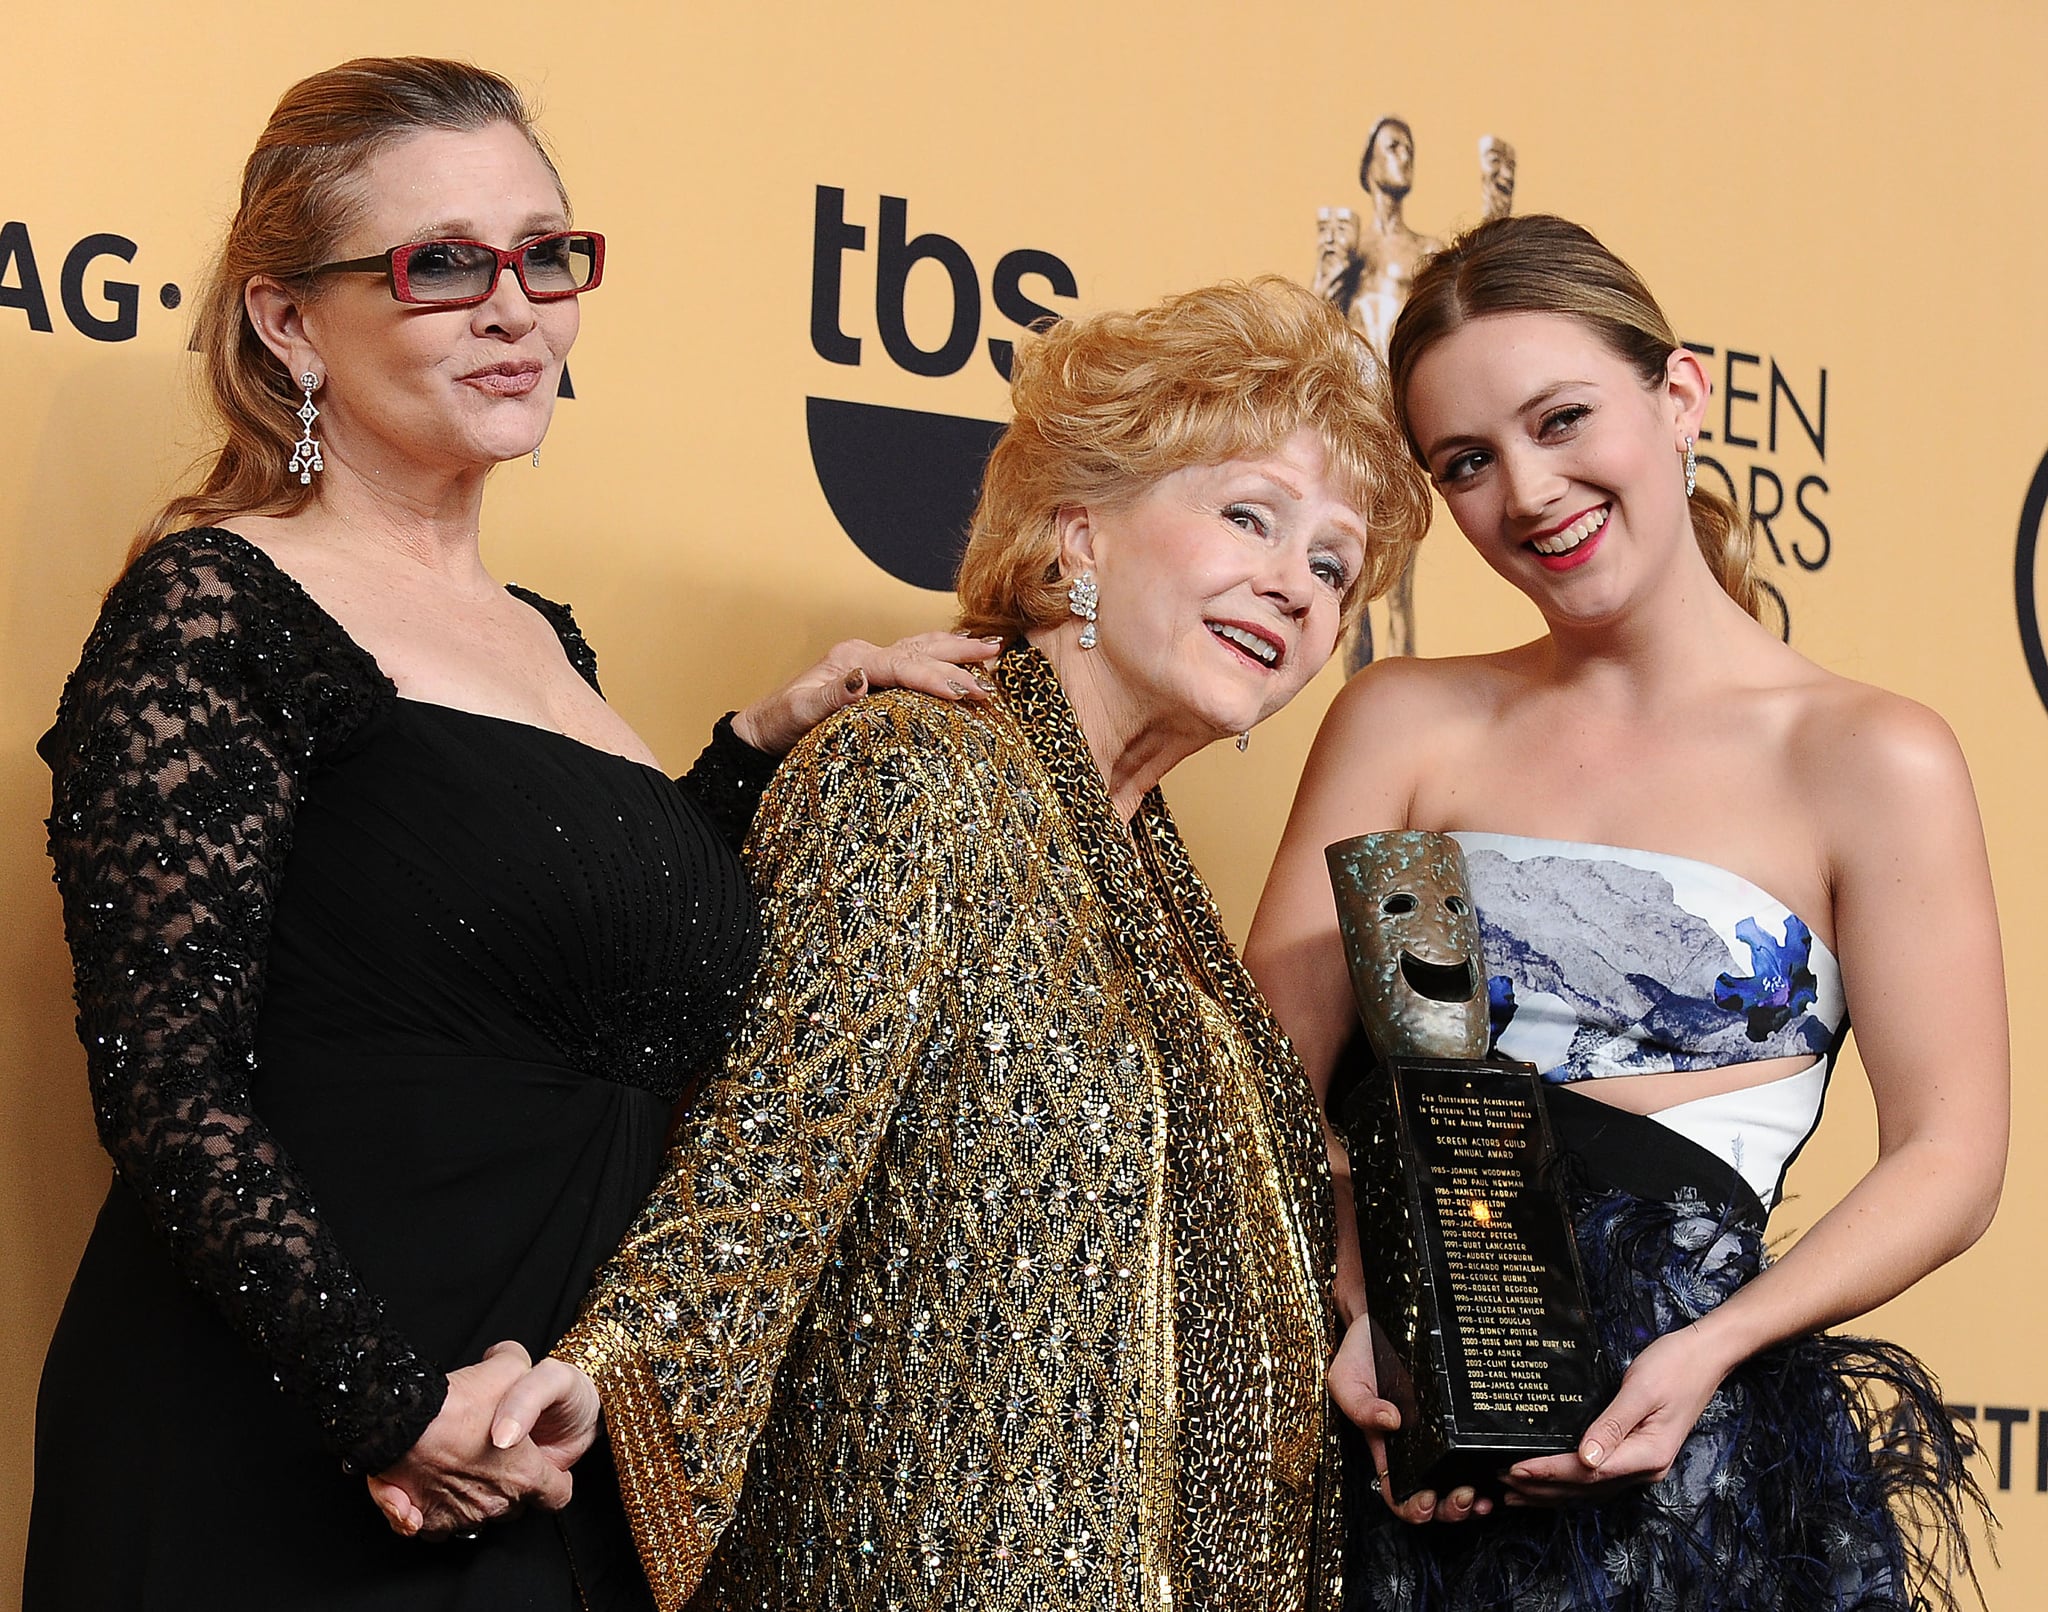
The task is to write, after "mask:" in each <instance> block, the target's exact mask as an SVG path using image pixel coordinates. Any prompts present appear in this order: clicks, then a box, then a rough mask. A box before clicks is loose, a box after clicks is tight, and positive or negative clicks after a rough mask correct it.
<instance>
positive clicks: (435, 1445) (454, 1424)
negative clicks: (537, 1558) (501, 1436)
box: [363, 1343, 572, 1539]
mask: <svg viewBox="0 0 2048 1612" xmlns="http://www.w3.org/2000/svg"><path fill="white" fill-rule="evenodd" d="M530 1365H531V1360H530V1358H529V1356H528V1355H527V1353H526V1351H525V1350H524V1349H522V1348H521V1347H520V1346H519V1345H518V1344H516V1343H498V1344H493V1345H492V1346H491V1347H490V1348H489V1349H488V1350H486V1351H485V1352H484V1357H483V1359H481V1360H480V1361H478V1362H477V1363H476V1364H475V1365H473V1366H464V1367H463V1368H462V1369H461V1370H460V1371H453V1372H450V1373H449V1374H448V1398H447V1400H446V1401H445V1402H444V1403H443V1404H442V1406H441V1411H440V1414H439V1415H437V1416H436V1417H435V1418H434V1419H433V1421H431V1422H430V1423H428V1424H427V1430H426V1431H425V1432H424V1433H422V1434H421V1435H420V1437H419V1442H418V1443H416V1444H415V1445H413V1447H412V1448H411V1449H410V1450H407V1451H406V1452H405V1454H404V1456H403V1457H402V1458H400V1460H398V1461H397V1462H396V1463H395V1464H394V1465H392V1466H389V1467H386V1468H385V1469H384V1470H383V1471H382V1472H379V1473H377V1474H376V1475H375V1476H374V1477H370V1478H365V1479H364V1480H363V1481H364V1482H365V1483H366V1484H368V1485H369V1490H370V1498H371V1499H372V1500H373V1501H375V1502H376V1504H377V1509H378V1510H379V1511H381V1512H383V1513H384V1520H385V1521H386V1522H388V1523H389V1524H390V1525H391V1529H392V1531H393V1532H394V1533H398V1534H403V1535H405V1536H407V1537H408V1538H410V1537H413V1536H416V1535H417V1536H423V1537H426V1538H430V1539H445V1538H447V1537H448V1536H450V1535H452V1534H461V1533H468V1532H470V1531H472V1530H474V1529H476V1528H477V1527H479V1526H480V1525H482V1524H483V1523H487V1522H491V1521H494V1520H496V1519H497V1518H499V1517H505V1516H509V1515H511V1514H512V1513H513V1512H514V1511H516V1510H518V1509H520V1508H521V1507H523V1506H525V1505H527V1504H528V1503H532V1504H534V1505H538V1506H541V1507H543V1508H544V1509H546V1510H548V1511H559V1510H561V1508H562V1507H563V1506H565V1505H567V1504H568V1503H569V1494H570V1491H571V1488H572V1483H571V1480H570V1477H569V1470H568V1468H569V1463H568V1462H567V1461H556V1460H552V1459H550V1458H549V1456H548V1455H547V1454H546V1453H544V1452H543V1451H542V1450H540V1449H539V1448H538V1447H537V1446H536V1445H535V1444H534V1443H533V1441H532V1440H530V1439H525V1440H519V1439H515V1440H513V1441H511V1442H510V1443H509V1444H502V1445H501V1444H497V1443H494V1442H493V1440H492V1437H491V1432H492V1422H493V1420H494V1419H495V1418H496V1416H497V1412H498V1405H499V1402H500V1400H502V1399H503V1398H504V1396H505V1394H506V1393H507V1392H508V1391H510V1389H511V1388H512V1386H513V1385H514V1384H515V1383H517V1382H519V1381H520V1380H521V1378H523V1377H524V1376H525V1375H526V1372H527V1370H528V1368H529V1367H530Z"/></svg>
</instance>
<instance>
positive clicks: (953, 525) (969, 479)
mask: <svg viewBox="0 0 2048 1612" xmlns="http://www.w3.org/2000/svg"><path fill="white" fill-rule="evenodd" d="M874 233H875V245H874V251H875V259H874V270H875V308H874V324H873V327H872V328H873V331H874V335H873V336H872V337H869V336H866V335H863V334H855V333H854V330H853V329H849V323H850V320H849V315H848V311H847V309H846V308H845V306H844V300H845V299H844V295H843V292H844V286H845V269H846V259H847V255H848V254H849V253H860V252H866V251H867V250H868V226H867V225H866V224H861V223H853V222H850V221H849V220H848V218H847V216H846V192H845V191H844V190H841V189H839V188H837V187H836V186H830V185H820V186H818V189H817V210H816V216H815V221H814V223H813V227H812V235H811V348H812V350H813V351H814V352H816V353H817V355H818V356H819V357H820V358H822V359H824V360H826V361H827V362H828V363H833V364H846V365H852V366H857V365H859V364H860V362H861V358H862V354H863V352H867V351H869V344H870V342H879V343H880V345H881V349H882V351H883V353H884V354H886V355H887V357H888V359H889V361H890V362H891V363H892V364H894V365H896V367H897V368H899V369H902V370H905V371H907V372H908V373H910V374H912V375H930V376H941V375H955V374H958V373H959V372H960V371H961V370H963V369H965V368H966V367H967V366H968V365H969V364H970V363H972V362H973V361H974V359H975V357H976V355H977V354H980V355H983V356H984V357H985V358H986V359H987V361H988V363H989V364H990V365H991V366H993V368H994V369H995V372H996V373H997V374H998V375H1000V376H1002V377H1003V378H1004V379H1005V380H1008V379H1009V375H1010V361H1011V359H1012V358H1013V357H1014V355H1015V352H1016V348H1015V344H1014V343H1013V341H1012V340H1011V339H1010V334H997V335H991V336H989V337H988V338H987V339H986V341H984V340H983V337H982V317H983V311H984V310H983V303H982V280H981V276H980V274H979V273H978V272H977V271H976V269H975V266H974V260H973V258H972V257H970V256H969V255H968V252H967V249H966V248H965V247H964V246H962V245H961V244H960V243H959V242H958V241H956V240H953V239H952V238H951V237H950V236H945V235H939V234H932V233H927V234H922V235H916V236H913V235H912V234H911V233H910V207H909V204H908V203H907V202H906V201H905V200H904V199H903V198H902V197H901V196H884V197H882V198H881V200H880V206H879V209H878V212H877V215H876V222H875V226H874ZM920 264H926V265H931V266H932V269H936V270H939V271H943V272H944V274H945V276H946V279H947V281H948V283H949V284H950V286H951V289H952V296H953V308H952V319H951V321H950V323H949V325H948V327H947V329H946V333H945V335H944V337H943V338H942V339H941V340H940V341H939V343H938V345H937V346H934V347H922V346H919V345H918V342H917V340H916V338H915V337H914V336H912V335H911V333H910V329H909V326H908V324H907V322H906V320H905V317H904V292H905V290H906V288H907V287H908V286H909V284H910V275H911V271H912V270H913V269H916V268H917V267H918V266H919V265H920ZM932 269H927V271H926V272H927V273H929V272H932ZM1039 286H1042V287H1043V288H1044V289H1043V290H1039V289H1036V288H1037V287H1039ZM1079 294H1080V288H1079V286H1078V285H1077V283H1076V282H1075V279H1074V271H1073V270H1072V269H1070V268H1068V267H1067V265H1066V264H1065V263H1064V262H1063V261H1061V260H1060V259H1059V258H1057V257H1055V256H1053V254H1052V253H1050V252H1042V251H1039V250H1037V249H1036V248H1033V247H1028V246H1027V247H1019V248H1018V249H1017V250H1015V251H1013V252H1006V253H1004V254H1003V255H1002V257H1001V258H999V259H997V261H996V265H995V270H994V272H993V273H992V274H990V275H989V277H988V297H989V300H991V301H992V302H994V304H995V312H996V313H997V314H998V315H999V316H1000V317H1001V318H1003V319H1005V320H1007V321H1009V326H1010V327H1014V328H1015V329H1018V330H1021V329H1025V328H1028V327H1029V326H1030V325H1031V324H1032V323H1033V322H1034V321H1036V320H1040V319H1045V318H1052V317H1057V315H1056V314H1055V312H1054V310H1053V309H1051V308H1049V307H1047V306H1046V305H1045V304H1044V303H1043V302H1041V301H1039V300H1038V299H1039V297H1041V296H1050V297H1052V298H1055V299H1060V300H1066V301H1071V300H1072V299H1073V298H1075V297H1077V296H1078V295H1079ZM1005 328H1006V329H1007V328H1008V327H1005ZM805 412H806V417H807V420H808V424H809V429H810V439H811V464H812V466H813V467H814V468H815V469H816V471H817V474H818V485H819V487H820V488H822V489H823V491H824V494H825V501H826V503H827V504H829V505H830V506H831V509H832V513H833V515H834V516H835V517H837V519H838V521H839V524H840V526H841V527H842V528H844V530H845V532H846V535H847V536H848V537H850V538H852V539H853V541H854V544H855V546H856V547H858V548H859V549H860V551H861V553H863V554H865V555H866V556H867V557H868V558H869V559H871V560H873V561H874V562H875V564H877V565H879V566H880V567H881V568H882V569H883V570H884V571H887V572H888V573H889V574H890V575H891V576H893V577H896V578H898V579H899V580H901V581H904V582H908V583H911V584H913V585H914V586H916V587H920V588H936V589H942V590H947V589H951V587H952V586H953V573H954V572H955V571H956V570H957V569H958V568H959V564H960V551H961V548H962V546H963V545H964V544H965V543H966V540H967V523H968V521H969V520H970V519H971V518H972V517H973V514H974V501H975V498H976V496H977V495H978V493H979V492H980V490H981V471H982V466H983V465H984V464H986V463H987V461H988V455H989V450H990V449H991V448H993V447H994V446H995V443H996V439H997V438H998V437H1000V436H1001V435H1002V434H1003V424H1002V422H1001V421H998V420H979V419H971V418H967V417H964V416H961V415H955V414H928V413H925V412H923V411H921V410H917V409H897V408H885V407H882V406H881V405H879V404H874V403H851V402H846V401H843V400H841V399H837V398H827V397H811V398H807V399H806V400H805Z"/></svg>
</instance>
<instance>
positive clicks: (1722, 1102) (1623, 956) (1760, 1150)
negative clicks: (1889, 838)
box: [1453, 832, 1848, 1205]
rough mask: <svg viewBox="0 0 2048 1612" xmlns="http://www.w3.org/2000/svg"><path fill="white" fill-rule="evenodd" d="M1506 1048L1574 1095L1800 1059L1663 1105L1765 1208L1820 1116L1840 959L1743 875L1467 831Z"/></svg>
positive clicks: (1465, 844) (1833, 1045)
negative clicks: (1624, 1080)
mask: <svg viewBox="0 0 2048 1612" xmlns="http://www.w3.org/2000/svg"><path fill="white" fill-rule="evenodd" d="M1453 837H1454V838H1455V839H1456V840H1457V841H1458V843H1459V845H1460V846H1461V847H1462V848H1463V850H1464V853H1465V862H1466V866H1467V868H1468V869H1469V870H1470V872H1471V876H1472V897H1473V901H1474V903H1475V905H1476V906H1477V908H1478V913H1479V924H1480V932H1481V936H1482V939H1483V941H1484V945H1485V951H1486V964H1487V972H1488V979H1487V993H1488V1005H1489V1009H1490V1012H1491V1016H1492V1026H1493V1041H1494V1046H1495V1048H1496V1049H1497V1050H1498V1051H1500V1052H1501V1053H1503V1054H1505V1055H1506V1056H1508V1057H1511V1058H1516V1059H1519V1060H1521V1061H1523V1062H1526V1063H1532V1064H1534V1065H1535V1066H1536V1067H1537V1068H1538V1069H1539V1070H1540V1071H1542V1073H1543V1075H1544V1077H1545V1078H1546V1079H1547V1080H1550V1081H1553V1082H1557V1083H1560V1084H1562V1083H1568V1082H1575V1081H1584V1080H1600V1079H1606V1078H1610V1077H1613V1076H1619V1075H1642V1074H1661V1073H1676V1072H1681V1071H1686V1070H1696V1069H1719V1068H1725V1067H1727V1066H1729V1065H1733V1064H1742V1063H1755V1062H1760V1061H1762V1060H1765V1059H1772V1058H1789V1057H1803V1058H1805V1059H1807V1060H1809V1063H1808V1065H1807V1067H1806V1068H1805V1069H1803V1070H1801V1071H1799V1072H1798V1073H1796V1074H1793V1075H1790V1076H1787V1077H1785V1078H1784V1079H1782V1080H1776V1081H1770V1082H1767V1083H1766V1084H1764V1085H1761V1086H1756V1087H1751V1088H1748V1089H1746V1090H1743V1091H1736V1092H1727V1093H1722V1094H1720V1095H1718V1096H1714V1097H1707V1098H1701V1099H1697V1100H1695V1101H1693V1102H1688V1103H1684V1104H1679V1105H1674V1106H1672V1107H1669V1108H1666V1109H1664V1110H1661V1111H1660V1112H1659V1113H1658V1115H1657V1116H1656V1117H1657V1118H1658V1119H1659V1120H1660V1122H1662V1123H1664V1124H1666V1125H1667V1126H1668V1127H1669V1128H1671V1129H1674V1130H1679V1131H1681V1132H1683V1133H1684V1134H1687V1135H1690V1136H1692V1137H1693V1139H1694V1140H1696V1141H1698V1142H1700V1143H1701V1144H1702V1145H1703V1146H1706V1147H1707V1148H1708V1149H1709V1150H1710V1151H1712V1152H1714V1153H1716V1154H1718V1155H1719V1156H1721V1157H1723V1158H1724V1159H1727V1160H1728V1161H1729V1162H1730V1163H1732V1164H1734V1165H1735V1166H1736V1167H1737V1168H1738V1169H1740V1170H1741V1171H1742V1173H1743V1175H1744V1176H1745V1177H1746V1178H1747V1179H1748V1180H1749V1181H1750V1184H1751V1185H1752V1186H1753V1187H1755V1188H1756V1190H1757V1194H1758V1196H1759V1197H1760V1198H1761V1199H1762V1200H1763V1201H1764V1203H1765V1204H1766V1205H1768V1204H1771V1203H1772V1202H1774V1201H1775V1199H1776V1197H1777V1194H1778V1191H1779V1190H1780V1187H1781V1185H1782V1181H1783V1176H1784V1171H1785V1169H1786V1168H1787V1167H1788V1166H1789V1164H1790V1162H1791V1159H1792V1157H1793V1156H1794V1155H1795V1154H1796V1153H1797V1152H1798V1150H1799V1148H1800V1147H1801V1146H1802V1145H1804V1143H1805V1141H1806V1139H1807V1138H1808V1137H1809V1136H1811V1135H1812V1133H1813V1129H1814V1127H1815V1125H1817V1124H1818V1123H1819V1120H1820V1109H1821V1102H1822V1098H1823V1097H1824V1095H1825V1092H1826V1085H1827V1074H1828V1070H1829V1068H1830V1067H1831V1066H1832V1063H1833V1060H1834V1057H1835V1055H1836V1054H1837V1053H1838V1052H1839V1050H1840V1048H1841V1045H1842V1040H1843V1038H1844V1036H1845V1035H1846V1034H1847V1032H1848V1008H1847V1003H1846V1001H1845V999H1844V996H1843V993H1842V973H1841V967H1840V965H1839V964H1838V963H1837V962H1836V961H1835V956H1834V953H1833V952H1831V951H1830V950H1829V949H1828V947H1827V945H1826V944H1825V943H1824V942H1823V941H1822V940H1821V938H1820V937H1819V936H1818V935H1816V934H1814V932H1813V930H1812V928H1811V927H1810V926H1809V925H1808V924H1807V923H1806V922H1805V921H1804V920H1802V919H1801V918H1800V917H1799V916H1798V915H1797V914H1796V913H1794V912H1792V911H1791V909H1789V908H1788V907H1786V906H1785V905H1784V904H1783V903H1782V902H1780V901H1778V900H1777V899H1776V898H1775V897H1773V896H1772V895H1770V894H1769V893H1768V892H1767V891H1765V890H1762V889H1760V888H1759V887H1758V886H1757V885H1755V884H1753V883H1752V882H1751V881H1749V880H1748V879H1745V878H1743V877H1742V876H1741V875H1740V874H1738V873H1733V872H1730V871H1729V870H1728V869H1726V868H1721V867H1716V866H1714V865H1713V864H1712V863H1708V862H1699V861H1694V860H1692V859H1691V858H1688V857H1681V856H1672V855H1669V854H1667V853H1664V852H1658V851H1640V850H1632V849H1628V848H1626V847H1622V846H1613V845H1591V844H1584V843H1581V842H1578V841H1571V840H1549V839H1536V838H1529V837H1525V836H1520V835H1508V834H1483V833H1472V832H1460V833H1458V834H1455V835H1454V836H1453Z"/></svg>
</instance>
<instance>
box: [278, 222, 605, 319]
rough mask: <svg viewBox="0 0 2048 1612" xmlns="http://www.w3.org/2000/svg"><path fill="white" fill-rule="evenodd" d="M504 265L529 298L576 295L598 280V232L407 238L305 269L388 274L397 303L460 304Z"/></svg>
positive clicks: (485, 292)
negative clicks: (501, 241) (499, 240)
mask: <svg viewBox="0 0 2048 1612" xmlns="http://www.w3.org/2000/svg"><path fill="white" fill-rule="evenodd" d="M508 268H509V269H510V270H511V271H512V272H513V273H514V274H516V275H517V276H519V286H520V289H521V290H523V291H524V292H525V293H526V294H527V296H528V297H530V298H532V299H533V301H535V302H559V301H561V299H562V298H564V297H580V296H582V295H583V293H584V292H586V291H589V290H592V289H594V288H595V287H596V286H597V284H598V283H599V282H600V281H601V280H603V279H604V237H603V236H602V235H599V234H597V233H595V232H594V231H591V230H561V231H558V232H557V233H555V234H553V235H537V236H535V237H534V238H533V239H532V240H530V241H522V242H521V243H520V244H519V245H517V246H515V247H513V248H512V249H511V250H510V251H509V252H501V251H499V250H498V248H497V247H495V246H490V245H487V244H486V243H484V242H483V241H413V242H411V243H410V244H408V245H405V246H394V247H392V248H391V250H390V251H388V252H379V253H378V254H377V255H376V256H375V257H358V258H351V259H349V260H348V261H347V262H346V263H322V264H321V265H319V267H317V268H314V269H309V270H307V273H309V274H389V275H390V277H391V295H392V296H393V297H395V298H397V299H398V300H399V301H400V302H410V303H421V304H426V305H429V306H432V307H436V308H461V307H467V306H469V305H470V304H472V303H478V302H482V301H483V300H484V299H485V298H486V297H488V296H489V295H490V294H491V293H492V292H493V291H495V290H497V289H498V276H499V275H501V274H503V273H504V272H505V270H507V269H508Z"/></svg>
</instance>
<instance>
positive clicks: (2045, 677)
mask: <svg viewBox="0 0 2048 1612" xmlns="http://www.w3.org/2000/svg"><path fill="white" fill-rule="evenodd" d="M2044 515H2048V454H2043V455H2042V456H2041V463H2040V464H2039V465H2038V466H2036V467H2035V470H2034V480H2033V484H2032V485H2031V486H2029V487H2028V488H2027V499H2026V502H2025V503H2024V504H2022V505H2021V506H2020V537H2019V543H2018V546H2017V547H2016V549H2015V550H2014V556H2013V606H2014V609H2015V610H2016V611H2017V613H2018V617H2019V626H2020V650H2021V652H2022V653H2023V654H2025V656H2026V657H2027V675H2028V676H2029V677H2031V678H2033V680H2034V693H2035V694H2036V695H2037V696H2039V698H2040V701H2041V703H2042V704H2043V705H2044V706H2048V653H2044V652H2043V650H2042V647H2041V608H2040V597H2041V596H2040V593H2039V591H2038V589H2037V587H2036V584H2035V575H2034V572H2035V566H2036V563H2037V561H2038V558H2039V555H2040V551H2041V525H2042V520H2043V517H2044ZM2043 1417H2044V1427H2048V1412H2043ZM2041 1447H2042V1456H2041V1461H2042V1467H2041V1470H2042V1474H2043V1477H2042V1486H2043V1487H2044V1488H2048V1431H2044V1433H2043V1438H2042V1446H2041Z"/></svg>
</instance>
